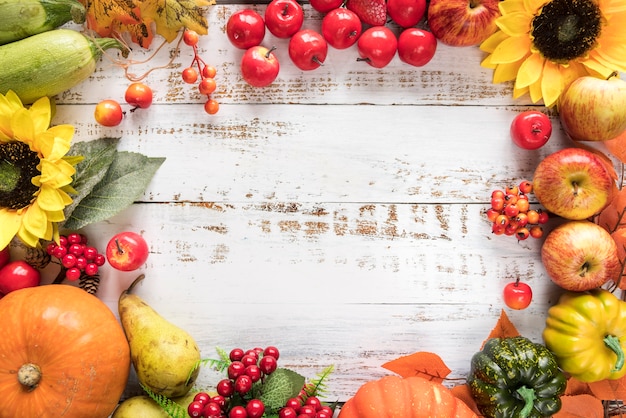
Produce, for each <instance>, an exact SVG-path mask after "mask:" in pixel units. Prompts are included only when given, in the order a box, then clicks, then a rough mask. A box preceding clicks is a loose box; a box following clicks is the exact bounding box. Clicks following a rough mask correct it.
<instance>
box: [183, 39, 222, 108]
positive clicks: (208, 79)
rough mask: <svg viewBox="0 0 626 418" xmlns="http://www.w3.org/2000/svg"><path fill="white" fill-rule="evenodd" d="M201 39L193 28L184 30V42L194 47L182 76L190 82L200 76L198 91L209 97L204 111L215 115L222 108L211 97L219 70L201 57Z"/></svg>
mask: <svg viewBox="0 0 626 418" xmlns="http://www.w3.org/2000/svg"><path fill="white" fill-rule="evenodd" d="M199 39H200V37H199V36H198V33H197V32H195V31H193V30H191V29H185V31H184V32H183V42H184V43H185V44H186V45H188V46H190V47H192V48H193V59H192V60H191V64H190V65H189V67H187V68H185V69H184V70H183V71H182V74H181V76H182V79H183V81H184V82H185V83H188V84H194V83H196V81H198V77H200V82H199V83H198V91H199V92H200V94H202V95H203V96H206V97H207V101H206V102H205V104H204V111H205V112H206V113H208V114H209V115H214V114H216V113H217V112H218V110H219V108H220V105H219V103H218V102H217V101H216V100H214V99H212V98H211V94H212V93H213V92H214V91H215V89H216V88H217V83H216V82H215V74H216V73H217V70H216V69H215V67H212V66H210V65H207V64H206V62H204V60H203V59H202V58H200V55H198V41H199ZM196 68H197V69H196Z"/></svg>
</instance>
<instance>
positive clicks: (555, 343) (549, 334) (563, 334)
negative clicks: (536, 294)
mask: <svg viewBox="0 0 626 418" xmlns="http://www.w3.org/2000/svg"><path fill="white" fill-rule="evenodd" d="M543 340H544V342H545V344H546V347H548V349H550V351H552V352H553V353H554V355H555V357H556V360H557V362H558V363H559V366H560V367H561V368H562V369H563V370H564V371H565V372H567V373H569V374H571V375H572V376H574V377H575V378H577V379H578V380H581V381H583V382H596V381H599V380H604V379H619V378H620V377H622V376H624V375H625V374H626V367H624V350H626V302H624V301H622V300H620V299H618V298H617V297H616V296H615V295H613V294H612V293H611V292H609V291H608V290H604V289H594V290H590V291H587V292H583V293H574V292H567V293H564V294H563V295H562V296H561V297H560V299H559V302H558V303H557V304H556V305H554V306H552V307H551V308H550V309H549V310H548V317H547V318H546V327H545V329H544V331H543Z"/></svg>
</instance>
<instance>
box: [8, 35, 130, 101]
mask: <svg viewBox="0 0 626 418" xmlns="http://www.w3.org/2000/svg"><path fill="white" fill-rule="evenodd" d="M109 48H117V49H119V50H121V51H122V52H123V54H127V53H128V50H127V49H126V47H125V46H124V45H123V44H122V43H121V42H119V41H118V40H117V39H113V38H91V37H87V36H85V35H83V34H82V33H80V32H78V31H75V30H72V29H54V30H50V31H47V32H43V33H39V34H37V35H33V36H29V37H27V38H24V39H21V40H19V41H15V42H11V43H9V44H6V45H2V46H0V63H2V65H1V66H0V93H1V94H6V93H7V92H8V91H9V90H13V91H14V92H15V93H16V94H17V95H18V97H19V98H20V99H21V100H22V103H24V104H30V103H33V102H34V101H36V100H37V99H39V98H40V97H43V96H49V97H52V96H55V95H57V94H59V93H61V92H64V91H65V90H69V89H70V88H72V87H74V86H76V85H77V84H79V83H81V82H82V81H84V80H85V79H87V78H88V77H89V76H90V75H91V74H93V72H94V71H95V69H96V62H97V60H98V59H99V58H100V57H101V56H102V54H103V51H105V50H107V49H109Z"/></svg>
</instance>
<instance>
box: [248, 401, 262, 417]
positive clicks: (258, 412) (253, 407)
mask: <svg viewBox="0 0 626 418" xmlns="http://www.w3.org/2000/svg"><path fill="white" fill-rule="evenodd" d="M246 412H247V413H248V418H261V417H262V416H263V414H264V413H265V404H264V403H263V402H262V401H261V400H259V399H251V400H250V401H248V403H247V404H246Z"/></svg>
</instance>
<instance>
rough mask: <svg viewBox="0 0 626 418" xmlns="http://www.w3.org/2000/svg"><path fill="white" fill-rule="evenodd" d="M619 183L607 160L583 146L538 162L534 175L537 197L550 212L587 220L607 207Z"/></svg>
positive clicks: (560, 152)
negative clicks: (615, 179) (613, 176)
mask: <svg viewBox="0 0 626 418" xmlns="http://www.w3.org/2000/svg"><path fill="white" fill-rule="evenodd" d="M615 188H616V185H615V182H614V180H613V178H612V177H611V173H610V171H609V170H608V169H607V166H606V165H605V162H604V160H603V159H602V158H601V157H600V156H598V155H597V154H595V153H593V152H591V151H587V150H585V149H582V148H564V149H562V150H559V151H557V152H554V153H552V154H550V155H548V156H547V157H545V158H544V159H543V160H541V161H540V162H539V164H538V165H537V168H536V169H535V173H534V175H533V192H534V193H535V197H536V198H537V200H538V201H539V203H541V204H542V205H543V206H544V207H545V208H546V209H547V210H548V211H549V212H552V213H554V214H556V215H558V216H561V217H563V218H566V219H573V220H581V219H587V218H589V217H591V216H593V215H595V214H597V213H599V212H600V211H601V210H602V209H604V208H605V207H606V206H607V205H608V204H609V202H610V201H611V198H612V196H613V192H614V191H615Z"/></svg>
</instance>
